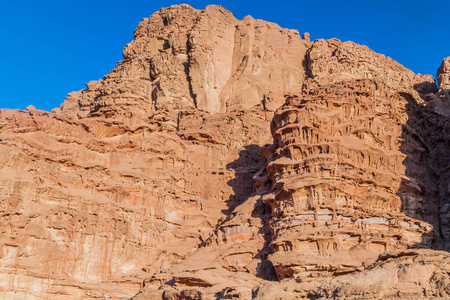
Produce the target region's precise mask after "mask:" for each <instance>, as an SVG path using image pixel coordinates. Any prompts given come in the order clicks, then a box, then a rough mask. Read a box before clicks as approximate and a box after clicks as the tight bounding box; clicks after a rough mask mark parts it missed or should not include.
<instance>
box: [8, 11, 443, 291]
mask: <svg viewBox="0 0 450 300" xmlns="http://www.w3.org/2000/svg"><path fill="white" fill-rule="evenodd" d="M303 36H304V39H301V38H300V36H299V34H298V32H297V31H295V30H287V29H283V28H281V27H279V26H278V25H276V24H273V23H269V22H265V21H262V20H254V19H253V18H251V17H250V16H248V17H245V18H244V19H243V20H237V19H236V18H235V17H234V16H233V15H232V13H230V12H229V11H227V10H226V9H224V8H223V7H220V6H215V5H212V6H208V7H206V8H205V9H204V10H201V11H200V10H196V9H193V8H192V7H190V6H188V5H180V6H171V7H168V8H163V9H161V10H160V11H159V12H156V13H155V14H153V15H152V16H151V18H149V19H144V20H143V21H142V22H140V23H139V25H138V28H137V29H136V31H135V33H134V40H133V41H132V42H131V43H130V44H128V45H127V46H126V47H125V48H124V50H123V55H124V60H123V61H121V62H119V63H118V64H117V66H116V68H115V69H114V70H113V71H111V72H110V73H109V74H108V75H106V76H105V77H104V78H103V79H101V80H99V81H91V82H89V83H88V84H87V88H86V89H84V90H82V91H78V92H73V93H70V94H69V95H68V96H67V98H66V99H65V101H64V103H63V104H62V105H61V108H57V109H54V110H53V112H52V113H48V112H44V111H39V110H36V109H35V108H34V107H31V106H30V107H29V108H28V109H27V111H18V110H0V191H1V193H0V205H1V211H0V213H1V214H2V218H1V226H0V230H1V231H2V236H1V239H0V277H1V278H2V280H1V284H0V297H3V298H5V299H80V298H82V299H127V298H130V297H132V296H133V295H135V294H136V293H138V291H139V290H140V292H139V293H138V294H137V295H136V296H135V297H134V298H135V299H161V298H162V299H203V298H205V299H210V298H212V299H236V298H238V299H251V298H256V299H273V298H274V297H278V298H280V299H289V298H291V299H298V298H314V299H317V298H331V297H337V296H339V297H346V298H352V297H353V298H361V297H365V298H382V297H422V298H423V297H448V296H449V293H450V291H448V286H449V282H450V279H449V275H448V267H447V266H448V265H449V258H448V255H447V253H446V252H439V251H432V250H411V249H407V248H411V247H430V248H437V249H447V250H448V249H449V248H448V247H449V245H450V243H449V242H450V225H449V214H450V209H449V208H450V205H449V202H448V199H449V197H448V190H449V188H448V186H449V183H450V181H449V180H450V173H449V172H448V170H449V168H448V166H449V163H450V159H449V155H448V137H447V132H448V130H449V128H448V124H450V122H448V117H449V116H450V113H449V111H450V107H449V103H450V98H449V96H448V85H447V79H446V78H447V77H448V76H447V75H448V74H447V73H448V66H447V65H448V62H447V60H444V62H443V64H442V67H441V68H440V69H439V71H438V81H439V84H440V91H439V92H438V90H437V88H436V85H435V82H434V79H433V78H432V77H431V76H429V75H420V74H414V73H413V72H412V71H410V70H408V69H406V68H404V67H403V66H401V65H400V64H398V63H397V62H395V61H393V60H392V59H390V58H388V57H385V56H383V55H381V54H377V53H374V52H373V51H371V50H370V49H368V48H367V47H365V46H361V45H358V44H355V43H353V42H341V41H339V40H337V39H331V40H316V41H314V42H310V38H309V34H304V35H303ZM285 95H290V96H288V97H287V98H286V97H285ZM280 107H281V108H280ZM277 109H278V110H277ZM275 111H276V114H275V116H274V112H275ZM272 118H273V121H272ZM271 121H272V123H271ZM270 124H272V125H271V126H270ZM270 127H271V128H272V132H271V129H270ZM272 134H273V136H272ZM273 141H274V143H273ZM264 145H266V146H265V147H264ZM260 154H261V155H260ZM252 178H254V179H252ZM398 249H401V250H398ZM419 273H420V274H422V275H420V276H416V274H419ZM310 279H314V280H310ZM366 291H367V292H366Z"/></svg>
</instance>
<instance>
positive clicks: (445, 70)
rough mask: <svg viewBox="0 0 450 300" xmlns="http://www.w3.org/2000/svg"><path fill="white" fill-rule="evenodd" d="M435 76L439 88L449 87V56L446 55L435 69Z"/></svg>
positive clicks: (445, 88)
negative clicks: (436, 69)
mask: <svg viewBox="0 0 450 300" xmlns="http://www.w3.org/2000/svg"><path fill="white" fill-rule="evenodd" d="M436 78H437V80H438V85H439V88H440V89H442V90H449V89H450V57H447V58H445V59H444V60H443V61H442V64H441V66H440V67H439V69H438V71H437V75H436Z"/></svg>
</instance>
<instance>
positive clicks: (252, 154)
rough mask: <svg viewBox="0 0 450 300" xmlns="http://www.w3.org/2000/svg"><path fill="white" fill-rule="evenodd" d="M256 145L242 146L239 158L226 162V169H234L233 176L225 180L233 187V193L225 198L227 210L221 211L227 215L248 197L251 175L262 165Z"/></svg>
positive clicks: (250, 188) (252, 182)
mask: <svg viewBox="0 0 450 300" xmlns="http://www.w3.org/2000/svg"><path fill="white" fill-rule="evenodd" d="M260 150H261V147H260V146H258V145H255V144H253V145H248V146H244V150H242V151H240V152H239V158H238V159H236V160H235V161H233V162H231V163H229V164H227V169H231V170H234V172H235V177H234V178H233V179H231V180H229V181H228V182H227V184H228V185H229V186H230V187H231V188H232V189H233V195H231V196H230V198H229V199H228V200H227V206H228V210H226V211H222V212H223V213H224V214H226V215H229V214H230V213H231V211H233V209H234V208H235V207H236V206H238V205H239V204H241V203H243V202H244V201H245V200H247V199H248V196H249V195H250V193H251V192H252V190H253V184H254V181H253V176H254V175H255V174H256V172H258V171H259V170H261V168H263V167H264V159H263V158H262V157H261V156H260V155H259V152H260Z"/></svg>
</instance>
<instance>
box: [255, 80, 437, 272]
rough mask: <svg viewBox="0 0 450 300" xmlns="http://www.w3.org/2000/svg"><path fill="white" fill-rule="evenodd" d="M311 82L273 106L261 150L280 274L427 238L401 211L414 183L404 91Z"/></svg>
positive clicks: (347, 262)
mask: <svg viewBox="0 0 450 300" xmlns="http://www.w3.org/2000/svg"><path fill="white" fill-rule="evenodd" d="M311 85H312V86H311ZM311 85H307V86H306V87H305V89H304V94H303V95H299V96H291V97H288V99H287V101H286V103H285V105H284V106H282V107H281V108H280V109H278V110H277V112H276V113H275V116H274V118H273V120H272V126H271V129H272V133H273V136H274V138H275V145H274V146H272V148H273V149H274V151H273V152H270V151H266V153H267V154H266V160H267V167H266V169H267V175H266V176H263V177H262V179H263V180H264V181H265V182H267V181H269V182H272V183H273V184H272V187H271V193H269V194H268V195H265V196H264V197H263V199H264V202H265V203H268V204H269V205H270V207H271V210H272V219H271V221H270V227H271V229H272V238H271V243H270V246H271V248H272V249H273V250H274V252H275V253H274V254H272V255H271V256H270V261H271V262H272V263H273V264H274V266H275V269H276V270H277V273H278V276H279V277H280V278H284V277H292V276H294V277H297V276H300V277H311V276H330V274H327V273H331V274H340V273H347V272H351V271H354V270H357V269H358V268H363V267H364V266H367V265H370V264H371V263H373V261H374V260H375V259H376V258H377V257H378V255H379V254H380V253H382V252H385V251H391V250H395V249H406V248H407V247H408V246H412V245H421V246H426V247H429V246H430V245H431V242H432V241H431V240H430V239H428V238H426V236H425V234H426V233H428V232H430V231H431V230H432V227H431V226H430V225H429V224H428V223H425V222H421V221H419V220H417V219H413V218H411V217H408V216H407V215H406V214H404V213H402V212H401V209H402V201H407V198H408V197H412V198H414V199H415V200H416V201H417V199H418V198H419V197H420V193H421V188H420V186H419V184H420V183H419V182H418V181H417V180H416V179H414V178H410V177H408V176H406V170H405V169H406V168H405V166H404V165H403V163H404V160H405V156H406V155H405V154H403V153H402V152H401V146H402V143H401V142H399V137H400V136H401V134H402V124H404V123H405V120H407V119H408V116H407V112H406V110H405V109H404V107H405V106H406V104H407V103H408V102H407V100H406V99H405V98H403V97H402V96H400V95H399V94H395V93H391V92H390V90H389V89H388V88H387V87H386V85H384V84H382V83H380V82H377V81H374V80H369V79H359V80H351V81H342V82H339V83H336V84H333V85H326V86H315V85H314V84H311ZM408 142H409V141H404V143H408ZM398 194H400V196H398ZM414 217H415V218H417V216H416V215H415V216H414Z"/></svg>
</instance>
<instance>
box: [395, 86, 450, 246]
mask: <svg viewBox="0 0 450 300" xmlns="http://www.w3.org/2000/svg"><path fill="white" fill-rule="evenodd" d="M414 88H415V89H416V90H417V91H418V92H419V93H420V96H421V97H422V99H427V100H428V101H430V99H431V101H439V99H438V97H434V96H433V95H432V94H430V92H436V87H435V85H434V88H433V85H432V84H431V83H429V82H424V83H422V84H416V85H415V86H414ZM424 92H426V93H428V94H424ZM400 96H402V97H403V98H404V99H406V100H407V102H408V103H407V105H406V107H405V109H406V113H407V115H408V120H407V122H406V123H405V124H403V126H402V129H403V130H402V134H401V136H400V139H401V140H400V141H401V147H400V151H401V152H402V153H403V154H405V155H406V157H405V159H404V161H403V165H404V166H405V168H406V170H405V174H406V176H407V178H406V179H404V180H402V184H401V186H400V189H399V191H398V193H397V195H398V196H400V198H401V201H402V211H403V212H404V213H405V214H406V215H407V216H409V217H411V218H414V219H419V220H422V221H425V222H428V223H429V224H431V225H432V226H433V228H434V230H433V231H432V232H431V233H429V234H424V235H423V237H422V243H420V244H417V245H415V247H422V248H423V247H426V248H432V249H440V250H442V249H445V250H447V251H449V250H450V249H449V246H450V244H449V238H450V237H449V236H447V235H448V228H449V225H446V224H448V223H449V218H448V217H449V216H444V214H443V210H445V205H447V204H448V206H449V208H450V201H449V200H450V197H449V196H450V195H449V191H448V187H449V183H450V170H447V169H448V168H447V166H450V156H449V154H450V139H449V138H448V137H447V136H448V132H450V127H449V121H450V120H448V117H447V118H446V117H445V116H443V115H440V114H438V113H436V111H434V109H433V107H434V105H432V103H426V104H422V103H418V102H417V101H416V100H415V99H414V97H413V96H412V95H411V94H409V93H404V92H402V93H400ZM449 210H450V209H449ZM446 232H447V234H446Z"/></svg>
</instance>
